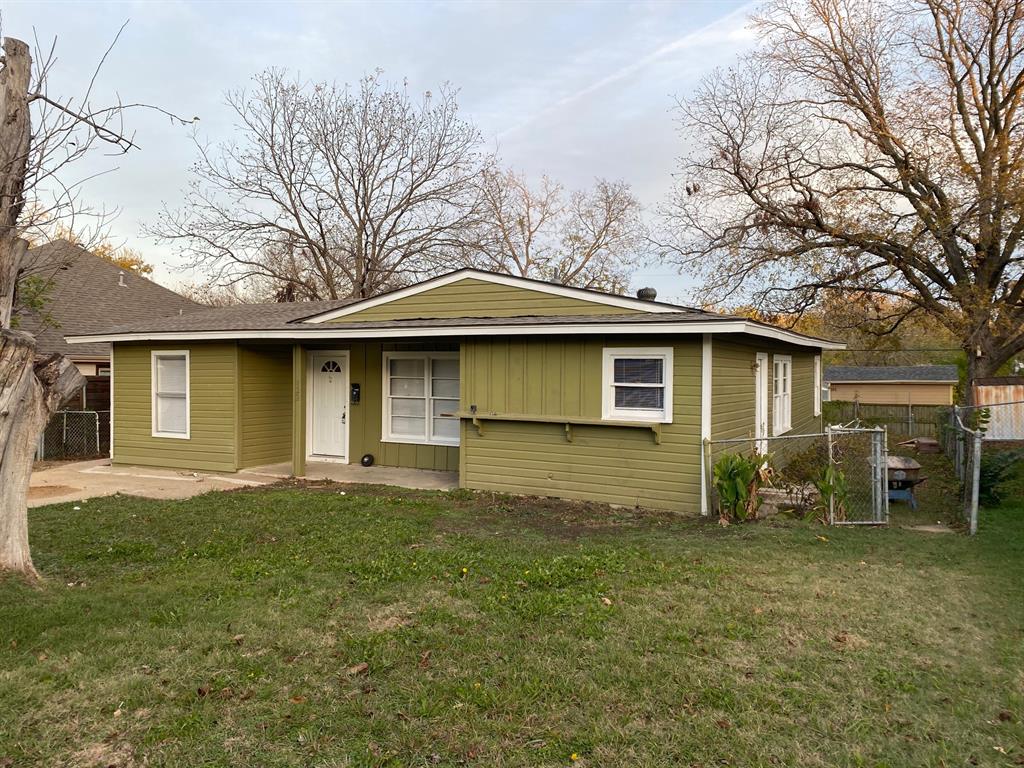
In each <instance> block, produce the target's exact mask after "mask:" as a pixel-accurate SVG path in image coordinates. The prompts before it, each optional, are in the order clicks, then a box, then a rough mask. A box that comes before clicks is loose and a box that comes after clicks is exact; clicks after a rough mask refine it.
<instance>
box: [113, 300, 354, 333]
mask: <svg viewBox="0 0 1024 768" xmlns="http://www.w3.org/2000/svg"><path fill="white" fill-rule="evenodd" d="M354 301H356V299H334V300H328V301H294V302H282V303H276V302H272V303H268V304H237V305H235V306H231V307H205V308H202V309H200V310H199V311H197V312H189V313H188V314H186V315H174V316H170V317H148V318H146V319H145V320H139V321H137V322H132V323H119V324H117V325H108V326H107V327H105V328H103V329H102V331H99V332H101V333H133V332H153V333H161V332H165V331H166V332H173V331H181V332H196V331H267V330H278V329H285V328H294V327H295V325H294V324H295V323H297V322H300V321H302V320H305V319H306V318H307V317H310V316H312V315H318V314H320V313H321V312H329V311H330V310H332V309H338V308H340V307H344V306H346V305H348V304H351V303H352V302H354ZM346 325H347V324H346Z"/></svg>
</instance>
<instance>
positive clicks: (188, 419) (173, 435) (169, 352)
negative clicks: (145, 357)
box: [149, 349, 192, 440]
mask: <svg viewBox="0 0 1024 768" xmlns="http://www.w3.org/2000/svg"><path fill="white" fill-rule="evenodd" d="M182 356H184V357H185V432H184V434H182V433H180V432H159V431H158V430H157V428H156V425H157V397H156V383H157V375H156V364H157V361H158V360H159V359H160V358H162V357H182ZM149 364H150V368H149V393H150V408H151V412H150V427H151V429H152V432H151V434H152V436H153V437H164V438H170V439H171V440H191V439H192V360H191V356H190V355H189V350H187V349H154V350H152V351H151V352H150V363H149Z"/></svg>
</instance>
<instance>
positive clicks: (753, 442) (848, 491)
mask: <svg viewBox="0 0 1024 768" xmlns="http://www.w3.org/2000/svg"><path fill="white" fill-rule="evenodd" d="M704 450H705V462H706V466H707V468H708V469H707V479H706V483H707V489H708V507H709V509H714V508H716V505H717V498H716V492H715V489H714V488H713V474H714V472H713V469H712V468H713V466H714V463H715V462H716V461H717V460H718V459H719V458H721V457H722V455H723V454H726V453H737V454H741V455H744V456H747V457H748V458H756V457H758V456H763V455H767V457H768V459H767V466H768V467H769V472H768V477H769V479H768V480H767V482H766V484H764V485H762V486H761V487H760V488H759V489H758V494H759V495H760V496H761V499H762V507H763V508H765V509H769V510H771V509H775V510H779V511H781V510H786V509H788V510H799V511H801V512H802V513H803V514H807V513H810V512H815V513H816V514H818V515H820V517H821V519H822V521H823V522H825V523H828V524H830V525H885V524H887V523H888V522H889V493H888V470H887V463H888V436H887V431H886V429H885V428H884V427H860V426H856V424H850V425H833V426H829V427H827V428H826V430H825V431H824V432H815V433H811V434H793V435H790V434H786V435H776V436H772V437H765V438H757V439H755V438H752V437H751V438H725V439H719V440H706V441H705V443H704Z"/></svg>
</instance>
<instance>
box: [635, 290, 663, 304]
mask: <svg viewBox="0 0 1024 768" xmlns="http://www.w3.org/2000/svg"><path fill="white" fill-rule="evenodd" d="M636 297H637V298H638V299H641V300H642V301H654V300H655V299H656V298H658V292H657V291H656V290H654V289H653V288H641V289H640V290H639V291H637V292H636Z"/></svg>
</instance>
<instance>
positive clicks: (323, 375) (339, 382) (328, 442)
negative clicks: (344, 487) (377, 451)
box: [311, 352, 348, 459]
mask: <svg viewBox="0 0 1024 768" xmlns="http://www.w3.org/2000/svg"><path fill="white" fill-rule="evenodd" d="M347 364H348V360H347V359H346V356H345V355H339V354H337V353H330V352H316V353H314V354H313V365H312V368H313V371H312V375H313V398H312V399H313V413H312V419H311V421H312V445H311V447H312V453H313V454H314V455H316V456H330V457H332V458H342V459H344V458H347V457H346V452H347V446H348V368H347Z"/></svg>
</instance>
